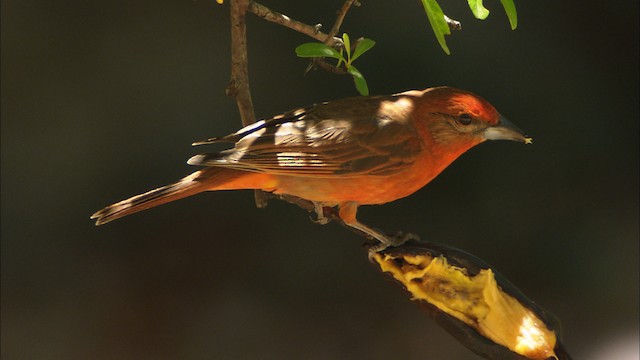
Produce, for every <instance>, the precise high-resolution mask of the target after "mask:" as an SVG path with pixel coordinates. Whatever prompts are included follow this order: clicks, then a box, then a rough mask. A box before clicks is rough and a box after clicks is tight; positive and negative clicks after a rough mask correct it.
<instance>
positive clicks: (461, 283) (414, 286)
mask: <svg viewBox="0 0 640 360" xmlns="http://www.w3.org/2000/svg"><path fill="white" fill-rule="evenodd" d="M371 259H372V261H373V263H374V264H376V265H377V266H378V267H379V269H380V270H381V271H382V272H384V273H385V274H387V275H389V276H390V277H391V278H393V279H394V280H395V281H396V282H397V283H398V284H399V285H400V286H401V287H402V288H403V289H404V290H405V291H407V292H408V293H409V294H410V296H411V300H413V301H414V302H417V303H418V304H419V305H421V306H422V307H423V308H424V309H425V310H427V313H428V314H429V315H430V316H431V317H432V318H434V320H436V322H438V324H439V325H440V326H442V327H443V328H444V329H445V330H447V331H448V332H449V333H450V334H451V335H453V336H454V337H455V338H456V339H458V341H460V342H461V343H463V344H464V345H465V346H466V347H467V348H469V349H470V350H471V351H473V352H474V353H476V354H478V355H480V356H482V357H484V358H486V359H513V360H515V359H519V360H522V359H535V360H539V359H556V360H567V359H571V357H570V355H569V354H568V353H567V352H566V350H565V349H564V347H563V345H562V343H561V341H560V337H561V333H560V332H561V330H560V322H559V321H558V320H557V319H556V318H555V317H554V316H553V315H552V314H550V313H549V312H547V311H546V310H544V309H543V308H541V307H540V306H538V305H537V304H535V303H534V302H533V301H531V300H530V299H529V298H527V297H526V296H525V295H524V294H522V292H520V291H519V290H518V289H517V288H516V287H515V286H514V285H513V284H511V283H510V282H509V281H508V280H507V279H506V278H504V277H503V276H501V275H500V274H499V273H496V272H495V271H494V270H493V269H492V268H491V267H490V266H489V265H488V264H486V263H485V262H483V261H482V260H480V259H478V258H477V257H475V256H473V255H471V254H468V253H466V252H464V251H462V250H459V249H455V248H452V247H449V246H446V245H443V244H435V243H416V244H408V243H407V244H404V245H402V246H399V247H394V248H387V249H384V250H382V251H380V252H376V253H372V254H371Z"/></svg>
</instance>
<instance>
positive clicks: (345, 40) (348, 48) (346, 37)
mask: <svg viewBox="0 0 640 360" xmlns="http://www.w3.org/2000/svg"><path fill="white" fill-rule="evenodd" d="M342 42H343V43H344V50H345V51H346V52H347V64H351V40H349V35H347V33H344V34H342Z"/></svg>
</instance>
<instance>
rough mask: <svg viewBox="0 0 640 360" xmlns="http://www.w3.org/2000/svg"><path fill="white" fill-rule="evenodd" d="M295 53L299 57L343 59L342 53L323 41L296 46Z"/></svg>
mask: <svg viewBox="0 0 640 360" xmlns="http://www.w3.org/2000/svg"><path fill="white" fill-rule="evenodd" d="M296 55H298V56H299V57H303V58H307V57H330V58H334V59H338V60H342V61H344V58H343V57H342V55H340V53H339V52H337V51H336V49H334V48H332V47H331V46H328V45H325V44H323V43H305V44H302V45H300V46H298V47H297V48H296Z"/></svg>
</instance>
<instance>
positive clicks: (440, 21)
mask: <svg viewBox="0 0 640 360" xmlns="http://www.w3.org/2000/svg"><path fill="white" fill-rule="evenodd" d="M422 6H424V11H425V12H426V13H427V18H428V19H429V23H430V24H431V28H432V29H433V33H434V34H435V35H436V39H438V42H439V43H440V47H442V50H444V52H445V53H446V54H447V55H449V54H451V52H450V51H449V48H448V47H447V42H446V40H445V39H444V36H445V35H450V34H451V30H449V24H447V21H446V20H445V19H444V13H443V12H442V9H441V8H440V5H438V2H437V1H436V0H422Z"/></svg>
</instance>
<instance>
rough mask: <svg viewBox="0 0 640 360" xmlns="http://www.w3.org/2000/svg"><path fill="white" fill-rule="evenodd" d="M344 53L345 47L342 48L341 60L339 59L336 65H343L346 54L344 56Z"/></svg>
mask: <svg viewBox="0 0 640 360" xmlns="http://www.w3.org/2000/svg"><path fill="white" fill-rule="evenodd" d="M342 54H344V48H340V57H341V58H340V60H338V63H337V64H336V67H340V65H342V63H343V62H344V56H342Z"/></svg>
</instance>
